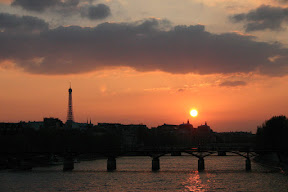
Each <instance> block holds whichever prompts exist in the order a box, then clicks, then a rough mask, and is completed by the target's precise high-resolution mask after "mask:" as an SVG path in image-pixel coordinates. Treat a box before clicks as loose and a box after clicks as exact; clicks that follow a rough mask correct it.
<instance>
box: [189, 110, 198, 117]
mask: <svg viewBox="0 0 288 192" xmlns="http://www.w3.org/2000/svg"><path fill="white" fill-rule="evenodd" d="M190 115H191V116H192V117H197V115H198V111H197V110H196V109H192V110H191V111H190Z"/></svg>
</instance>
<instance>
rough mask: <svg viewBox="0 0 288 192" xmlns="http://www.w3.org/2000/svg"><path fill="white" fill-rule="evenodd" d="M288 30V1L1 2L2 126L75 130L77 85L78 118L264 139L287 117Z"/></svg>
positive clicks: (25, 0) (109, 0)
mask: <svg viewBox="0 0 288 192" xmlns="http://www.w3.org/2000/svg"><path fill="white" fill-rule="evenodd" d="M287 26H288V1H287V0H261V1H260V0H249V1H248V0H243V1H236V0H181V1H176V0H165V1H164V0H145V1H144V0H41V1H39V0H0V90H1V93H0V106H1V107H0V122H19V121H41V120H43V118H44V117H55V118H59V119H61V120H62V121H63V122H65V121H66V118H67V109H68V89H69V86H70V82H71V84H72V89H73V92H72V94H73V96H72V97H73V112H74V119H75V121H76V122H86V121H87V119H88V120H90V118H91V121H92V123H94V124H97V123H103V122H107V123H123V124H140V123H142V124H146V125H147V126H148V127H155V126H158V125H162V124H164V123H166V124H181V123H183V122H186V121H187V120H188V119H189V120H190V123H192V124H193V126H194V127H197V126H199V125H201V124H204V123H205V121H207V123H208V125H210V126H211V128H212V129H213V130H214V131H216V132H223V131H252V132H254V133H255V132H256V130H257V126H260V125H262V123H263V122H265V120H268V119H269V118H271V117H272V116H276V115H287V114H288V102H287V98H288V90H287V87H288V76H287V74H288V38H287V30H288V29H287ZM191 109H197V110H198V116H197V117H191V116H190V115H189V111H190V110H191Z"/></svg>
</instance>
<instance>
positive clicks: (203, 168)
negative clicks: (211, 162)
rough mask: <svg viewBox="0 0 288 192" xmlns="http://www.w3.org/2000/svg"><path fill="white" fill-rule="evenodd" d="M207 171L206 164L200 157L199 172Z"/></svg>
mask: <svg viewBox="0 0 288 192" xmlns="http://www.w3.org/2000/svg"><path fill="white" fill-rule="evenodd" d="M204 170H205V162H204V158H203V157H199V159H198V171H204Z"/></svg>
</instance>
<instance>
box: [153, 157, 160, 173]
mask: <svg viewBox="0 0 288 192" xmlns="http://www.w3.org/2000/svg"><path fill="white" fill-rule="evenodd" d="M159 169H160V160H159V157H153V159H152V171H158V170H159Z"/></svg>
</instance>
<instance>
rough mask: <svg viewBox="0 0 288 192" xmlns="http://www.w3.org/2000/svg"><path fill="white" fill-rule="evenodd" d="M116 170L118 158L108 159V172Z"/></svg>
mask: <svg viewBox="0 0 288 192" xmlns="http://www.w3.org/2000/svg"><path fill="white" fill-rule="evenodd" d="M114 170H116V158H115V157H108V159H107V171H114Z"/></svg>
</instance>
